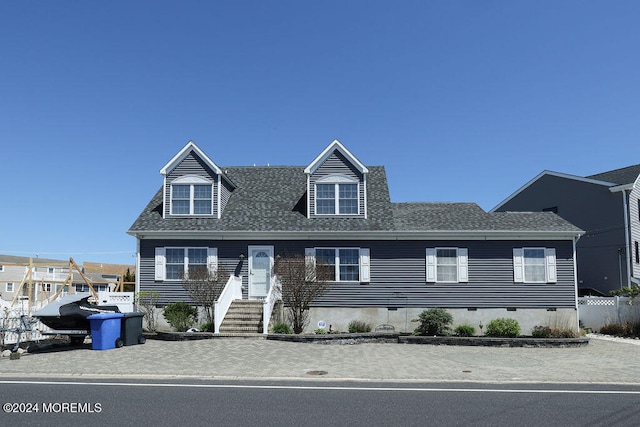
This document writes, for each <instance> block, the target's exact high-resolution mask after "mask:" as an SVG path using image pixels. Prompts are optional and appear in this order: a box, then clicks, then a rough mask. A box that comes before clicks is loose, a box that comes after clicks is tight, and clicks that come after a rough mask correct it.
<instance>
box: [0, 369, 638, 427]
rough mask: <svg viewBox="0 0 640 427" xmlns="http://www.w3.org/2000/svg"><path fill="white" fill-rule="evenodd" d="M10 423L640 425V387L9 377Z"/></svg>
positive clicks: (6, 403)
mask: <svg viewBox="0 0 640 427" xmlns="http://www.w3.org/2000/svg"><path fill="white" fill-rule="evenodd" d="M0 401H1V403H2V404H3V411H2V413H0V421H1V422H2V424H3V425H28V426H31V425H33V426H36V425H43V426H44V425H47V426H50V425H69V426H87V425H160V426H164V425H185V424H188V425H209V426H211V425H221V426H227V425H233V426H293V425H295V426H329V425H331V426H333V425H336V426H341V425H345V426H347V425H348V426H365V425H366V426H374V425H375V426H378V425H380V426H387V425H393V426H395V425H403V426H412V425H420V426H425V425H439V426H441V425H445V426H507V425H508V426H514V425H518V426H541V425H545V426H548V425H565V426H587V425H588V426H637V425H638V424H639V422H640V405H638V402H640V386H637V385H589V384H573V385H572V384H535V385H532V384H508V385H505V384H481V383H456V384H451V383H411V384H407V383H397V384H394V383H389V382H382V383H378V382H371V381H366V382H333V381H331V382H330V381H322V380H318V381H304V382H302V381H295V382H286V381H254V382H248V381H231V382H230V381H225V382H217V381H211V380H209V381H194V380H175V381H166V380H164V381H162V382H153V381H135V380H131V379H128V380H75V379H74V380H70V379H60V380H57V379H51V378H48V379H41V378H29V379H24V378H16V379H11V378H4V379H3V380H2V381H0Z"/></svg>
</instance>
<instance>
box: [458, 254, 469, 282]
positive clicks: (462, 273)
mask: <svg viewBox="0 0 640 427" xmlns="http://www.w3.org/2000/svg"><path fill="white" fill-rule="evenodd" d="M468 281H469V250H468V249H467V248H458V282H463V283H466V282H468Z"/></svg>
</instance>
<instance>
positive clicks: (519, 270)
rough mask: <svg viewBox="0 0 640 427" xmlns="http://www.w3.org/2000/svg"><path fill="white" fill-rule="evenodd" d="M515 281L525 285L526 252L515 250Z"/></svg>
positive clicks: (519, 249) (520, 249)
mask: <svg viewBox="0 0 640 427" xmlns="http://www.w3.org/2000/svg"><path fill="white" fill-rule="evenodd" d="M513 281H514V282H516V283H524V250H523V249H522V248H513Z"/></svg>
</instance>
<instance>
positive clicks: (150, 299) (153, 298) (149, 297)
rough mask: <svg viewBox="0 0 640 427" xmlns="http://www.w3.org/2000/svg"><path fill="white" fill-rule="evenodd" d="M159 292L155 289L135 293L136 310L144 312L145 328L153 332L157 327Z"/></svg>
mask: <svg viewBox="0 0 640 427" xmlns="http://www.w3.org/2000/svg"><path fill="white" fill-rule="evenodd" d="M159 299H160V293H159V292H155V291H142V292H138V293H137V294H136V303H137V304H138V310H140V311H141V312H143V313H144V320H145V321H146V322H147V330H148V331H149V332H155V331H156V327H157V320H158V313H157V309H156V307H157V305H158V300H159Z"/></svg>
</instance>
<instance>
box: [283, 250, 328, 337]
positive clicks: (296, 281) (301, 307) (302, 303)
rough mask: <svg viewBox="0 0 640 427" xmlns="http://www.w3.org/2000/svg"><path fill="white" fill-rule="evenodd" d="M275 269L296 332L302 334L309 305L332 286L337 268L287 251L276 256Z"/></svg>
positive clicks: (307, 317)
mask: <svg viewBox="0 0 640 427" xmlns="http://www.w3.org/2000/svg"><path fill="white" fill-rule="evenodd" d="M273 271H274V274H275V275H276V277H277V279H278V280H277V282H278V283H279V286H280V287H281V288H280V292H281V294H282V302H283V303H284V306H285V307H286V308H287V310H288V313H287V314H288V318H289V321H290V323H291V325H292V326H293V332H294V333H296V334H299V333H301V332H302V331H303V330H304V327H305V326H306V324H307V322H308V319H309V305H310V304H311V303H312V302H313V301H315V300H316V299H318V298H319V297H321V296H323V295H325V294H326V293H327V292H328V291H329V289H331V282H330V280H333V278H334V274H335V270H334V267H333V266H331V265H328V264H326V263H324V262H322V261H321V260H319V259H316V258H315V257H309V258H307V257H305V256H304V255H303V254H300V253H285V254H283V255H278V256H277V257H276V260H275V264H274V267H273Z"/></svg>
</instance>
